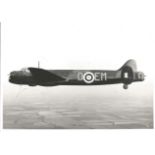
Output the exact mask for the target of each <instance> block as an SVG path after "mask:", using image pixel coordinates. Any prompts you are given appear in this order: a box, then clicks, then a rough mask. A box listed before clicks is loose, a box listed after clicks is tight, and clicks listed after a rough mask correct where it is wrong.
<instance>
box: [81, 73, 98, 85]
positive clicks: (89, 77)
mask: <svg viewBox="0 0 155 155" xmlns="http://www.w3.org/2000/svg"><path fill="white" fill-rule="evenodd" d="M83 80H84V82H85V83H88V84H90V83H93V82H94V80H95V77H94V74H93V73H91V72H86V73H84V75H83Z"/></svg>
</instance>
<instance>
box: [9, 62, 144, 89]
mask: <svg viewBox="0 0 155 155" xmlns="http://www.w3.org/2000/svg"><path fill="white" fill-rule="evenodd" d="M9 81H10V82H11V83H15V84H23V85H29V86H36V85H40V86H57V85H86V86H88V85H104V84H117V83H123V88H124V89H127V88H128V85H129V84H131V83H132V82H137V81H144V74H143V73H142V72H137V67H136V62H135V61H134V60H128V61H127V62H126V63H125V64H124V65H123V66H122V67H121V68H120V69H118V70H114V71H113V70H45V69H41V68H39V67H38V68H34V67H29V68H26V69H23V70H20V71H13V72H11V73H10V77H9Z"/></svg>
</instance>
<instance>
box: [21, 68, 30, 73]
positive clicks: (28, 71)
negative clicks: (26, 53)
mask: <svg viewBox="0 0 155 155" xmlns="http://www.w3.org/2000/svg"><path fill="white" fill-rule="evenodd" d="M21 71H22V72H25V73H31V72H30V70H29V68H26V67H25V68H22V69H21Z"/></svg>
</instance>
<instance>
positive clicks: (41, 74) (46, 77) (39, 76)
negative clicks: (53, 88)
mask: <svg viewBox="0 0 155 155" xmlns="http://www.w3.org/2000/svg"><path fill="white" fill-rule="evenodd" d="M28 69H29V70H30V72H31V74H32V75H33V77H34V79H35V80H36V81H37V82H52V81H62V80H65V79H64V78H62V77H60V76H58V75H56V74H53V73H51V72H49V71H47V70H44V69H41V68H32V67H30V68H28Z"/></svg>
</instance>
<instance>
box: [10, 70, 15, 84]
mask: <svg viewBox="0 0 155 155" xmlns="http://www.w3.org/2000/svg"><path fill="white" fill-rule="evenodd" d="M15 75H16V71H13V72H11V73H10V76H9V81H10V82H13V80H14V78H15Z"/></svg>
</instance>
